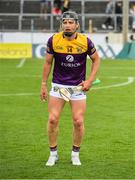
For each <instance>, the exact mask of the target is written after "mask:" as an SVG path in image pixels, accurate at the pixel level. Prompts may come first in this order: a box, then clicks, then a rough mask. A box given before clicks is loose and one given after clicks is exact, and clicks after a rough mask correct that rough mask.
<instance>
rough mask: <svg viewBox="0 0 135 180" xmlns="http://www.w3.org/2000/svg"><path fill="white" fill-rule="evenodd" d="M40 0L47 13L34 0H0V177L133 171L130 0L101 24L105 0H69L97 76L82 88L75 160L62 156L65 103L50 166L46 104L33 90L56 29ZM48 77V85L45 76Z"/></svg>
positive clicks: (67, 145)
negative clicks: (96, 59) (109, 24)
mask: <svg viewBox="0 0 135 180" xmlns="http://www.w3.org/2000/svg"><path fill="white" fill-rule="evenodd" d="M115 1H117V0H114V2H115ZM47 2H48V6H47V14H41V13H40V1H39V0H0V133H1V136H0V179H135V143H134V142H135V123H134V122H135V61H134V60H135V32H133V30H132V16H131V14H130V13H129V9H130V8H131V7H132V5H133V4H135V0H129V1H128V0H123V1H121V2H122V10H123V12H122V13H121V14H117V13H113V14H112V15H111V17H112V18H113V20H114V27H113V28H111V29H103V28H102V24H103V23H104V21H105V19H106V17H108V14H106V13H105V8H106V4H107V2H108V0H71V1H70V3H71V5H70V9H71V10H74V11H76V12H77V13H78V14H79V19H80V24H81V29H80V31H81V32H83V33H86V34H87V35H88V36H89V37H90V38H91V39H92V40H93V41H94V43H95V45H96V47H97V50H98V52H99V54H100V57H101V68H100V72H99V74H98V78H99V79H100V80H101V83H100V84H98V85H95V86H94V87H93V88H92V90H91V91H90V92H89V93H88V94H87V96H88V98H87V112H86V118H85V119H86V120H85V127H86V135H85V138H84V142H83V145H82V149H81V153H80V157H81V161H82V166H81V167H72V166H71V164H70V151H71V144H72V142H71V141H72V140H71V139H72V124H71V121H70V119H71V117H70V108H69V106H68V104H66V106H65V109H64V111H63V113H62V116H61V121H60V137H59V156H60V161H59V163H58V164H57V165H56V166H55V167H52V168H47V167H45V161H46V159H47V158H48V154H49V149H48V141H47V133H46V130H45V127H46V123H47V116H48V110H47V104H42V103H41V102H40V98H39V92H40V82H41V74H42V65H43V62H44V61H43V60H44V55H45V53H46V42H47V39H48V37H50V35H52V34H53V33H55V32H57V31H58V30H59V16H57V15H54V14H53V13H52V8H53V7H54V1H53V0H47ZM62 2H63V1H62ZM41 16H42V17H41ZM118 17H120V18H121V25H122V24H123V25H122V27H121V28H120V29H119V25H120V24H119V23H118V22H117V18H118ZM89 70H90V62H89V61H88V66H87V72H89ZM48 83H49V84H48V88H49V87H50V83H51V76H50V79H49V82H48Z"/></svg>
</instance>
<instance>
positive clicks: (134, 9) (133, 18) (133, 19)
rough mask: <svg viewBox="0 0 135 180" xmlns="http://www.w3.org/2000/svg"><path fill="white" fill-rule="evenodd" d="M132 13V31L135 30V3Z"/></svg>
mask: <svg viewBox="0 0 135 180" xmlns="http://www.w3.org/2000/svg"><path fill="white" fill-rule="evenodd" d="M130 14H131V15H132V31H133V32H135V4H133V5H132V8H131V9H130Z"/></svg>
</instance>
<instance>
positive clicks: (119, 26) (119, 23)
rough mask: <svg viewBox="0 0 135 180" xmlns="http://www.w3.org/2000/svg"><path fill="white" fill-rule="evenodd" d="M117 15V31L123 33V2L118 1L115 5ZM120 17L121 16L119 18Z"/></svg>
mask: <svg viewBox="0 0 135 180" xmlns="http://www.w3.org/2000/svg"><path fill="white" fill-rule="evenodd" d="M115 14H116V15H117V18H116V19H117V30H118V31H121V30H122V17H121V15H122V2H121V1H117V2H116V4H115ZM119 15H120V16H119Z"/></svg>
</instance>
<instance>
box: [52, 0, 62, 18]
mask: <svg viewBox="0 0 135 180" xmlns="http://www.w3.org/2000/svg"><path fill="white" fill-rule="evenodd" d="M61 5H62V2H61V0H54V7H53V8H52V14H53V15H61V14H62V11H61Z"/></svg>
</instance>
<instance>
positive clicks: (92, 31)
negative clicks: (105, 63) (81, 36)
mask: <svg viewBox="0 0 135 180" xmlns="http://www.w3.org/2000/svg"><path fill="white" fill-rule="evenodd" d="M117 1H118V0H114V3H115V2H117ZM107 2H108V0H101V1H99V0H72V1H70V9H71V10H74V11H76V12H77V13H78V14H79V19H80V25H81V29H80V31H81V32H84V33H87V34H88V35H89V36H90V37H91V38H92V40H93V41H94V42H95V44H96V46H97V49H98V51H99V54H100V56H101V57H102V58H115V57H116V56H117V55H118V53H119V52H120V50H121V49H122V47H123V43H125V42H131V41H134V40H135V37H134V36H135V35H134V32H133V31H132V19H133V18H132V15H131V14H130V8H131V7H132V6H133V5H134V4H135V0H128V1H127V0H125V1H121V3H122V8H123V9H124V4H125V7H127V8H126V9H125V10H126V11H124V10H123V9H122V11H123V13H122V12H119V14H117V13H115V10H114V12H113V13H112V14H110V17H111V18H112V19H113V21H114V22H113V27H111V28H109V29H108V28H107V29H104V28H102V26H103V23H104V22H105V20H106V18H107V17H108V14H106V13H105V9H106V5H107ZM40 5H41V4H40V0H1V1H0V42H1V51H0V58H12V57H13V58H18V56H20V57H21V56H22V58H23V56H24V55H25V56H26V58H27V57H38V58H43V57H44V54H45V49H46V41H47V39H48V37H49V36H50V34H51V33H54V32H57V31H58V30H59V26H60V23H59V16H58V15H56V14H53V13H52V9H53V7H54V1H53V0H48V4H47V12H46V13H47V14H41V9H40V8H41V6H40ZM127 12H128V13H127ZM124 17H125V19H124ZM126 17H129V18H126ZM118 19H120V20H119V21H118ZM127 21H128V22H127ZM126 22H127V23H126ZM123 23H124V25H123V26H122V24H123ZM124 28H125V29H124ZM5 43H10V44H5ZM11 43H13V44H14V43H19V44H20V43H21V44H23V43H25V48H24V45H22V47H21V44H20V45H18V48H19V47H21V49H23V50H24V51H23V50H22V51H20V53H22V55H21V54H20V55H19V49H18V53H17V54H18V56H17V54H16V53H15V49H16V47H15V44H14V45H13V44H11ZM27 44H31V47H30V45H28V46H29V47H27ZM12 47H14V48H12ZM4 49H6V50H5V51H4ZM7 49H8V51H7ZM13 49H14V50H13ZM13 51H14V52H13ZM30 51H31V52H30ZM6 52H8V53H7V54H6ZM16 52H17V51H16ZM11 54H12V57H11ZM13 54H14V56H13ZM15 54H16V55H15ZM132 56H133V58H132ZM132 56H131V58H132V59H134V55H132ZM125 57H126V56H125ZM24 58H25V57H24Z"/></svg>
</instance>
